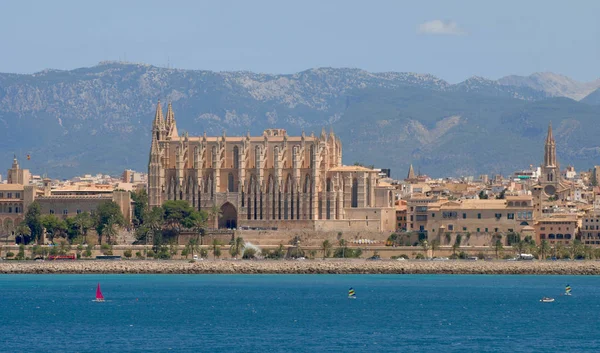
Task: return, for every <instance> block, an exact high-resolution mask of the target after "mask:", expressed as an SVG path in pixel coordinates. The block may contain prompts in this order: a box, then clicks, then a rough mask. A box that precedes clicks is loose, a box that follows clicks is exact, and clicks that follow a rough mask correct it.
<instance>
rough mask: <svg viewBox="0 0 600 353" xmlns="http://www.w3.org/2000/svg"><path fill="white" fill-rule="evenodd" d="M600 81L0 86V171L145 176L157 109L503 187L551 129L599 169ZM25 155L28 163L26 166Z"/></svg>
mask: <svg viewBox="0 0 600 353" xmlns="http://www.w3.org/2000/svg"><path fill="white" fill-rule="evenodd" d="M599 87H600V80H596V81H592V82H587V83H581V82H577V81H575V80H572V79H570V78H568V77H565V76H561V75H556V74H553V73H536V74H533V75H531V76H527V77H522V76H507V77H504V78H501V79H499V80H489V79H485V78H482V77H472V78H470V79H467V80H465V81H464V82H461V83H458V84H450V83H448V82H446V81H444V80H442V79H439V78H437V77H435V76H432V75H428V74H415V73H398V72H384V73H371V72H367V71H364V70H359V69H345V68H340V69H336V68H315V69H310V70H306V71H302V72H299V73H295V74H289V75H272V74H258V73H252V72H243V71H238V72H212V71H199V70H180V69H170V68H160V67H155V66H151V65H144V64H132V63H122V62H102V63H100V64H98V65H96V66H94V67H89V68H80V69H75V70H69V71H61V70H45V71H42V72H38V73H35V74H31V75H23V74H10V73H6V74H4V73H0V126H3V127H4V128H3V129H2V130H0V160H2V161H4V162H2V163H3V164H4V165H5V166H6V168H8V167H9V166H10V163H11V161H12V156H13V154H16V155H18V156H20V157H21V158H20V161H21V165H22V167H25V168H30V169H31V170H32V172H33V173H38V174H42V173H45V174H48V175H49V176H51V177H59V178H68V177H72V176H75V175H78V174H83V173H96V172H102V173H108V174H113V175H117V174H120V173H121V172H122V171H123V170H124V169H127V168H131V169H135V170H139V171H145V170H146V169H147V162H148V151H149V145H150V128H151V123H152V119H153V116H154V109H155V106H156V102H157V100H158V99H160V100H162V101H171V102H172V104H173V108H174V111H175V118H176V120H177V126H178V128H179V131H180V133H181V131H183V130H185V131H187V132H189V134H190V135H200V134H202V133H203V132H206V133H207V134H208V135H221V134H222V133H223V130H225V131H226V133H227V135H229V136H232V135H236V134H245V133H246V132H247V131H249V132H250V133H251V134H261V133H262V131H263V130H264V129H266V128H272V127H278V128H284V129H287V130H288V133H289V134H300V133H301V132H302V131H303V130H304V131H306V133H307V134H310V133H311V132H313V131H314V132H315V133H319V132H320V131H321V129H322V128H326V129H327V130H329V129H333V130H334V132H335V133H336V134H337V135H339V136H340V138H341V139H342V143H343V146H344V147H343V153H344V155H343V157H344V158H343V162H344V163H345V164H352V163H354V162H360V163H364V164H369V165H370V164H373V165H375V166H376V167H380V168H391V169H392V174H393V176H394V177H398V178H400V177H404V176H405V174H406V171H407V170H408V166H409V164H411V163H412V164H413V165H414V166H415V168H418V169H420V171H421V172H422V173H424V174H428V175H431V176H436V177H437V176H446V175H448V176H460V175H477V174H495V173H503V174H507V173H510V172H512V171H514V170H516V169H523V168H527V167H529V165H530V164H539V163H540V162H541V159H542V156H543V142H544V137H545V133H546V129H547V125H548V123H549V122H552V124H553V126H554V134H555V138H556V140H557V145H558V147H557V150H558V157H559V159H560V160H561V162H562V163H563V165H567V164H571V165H574V166H575V167H576V168H579V169H582V168H584V169H588V168H590V167H591V166H593V165H594V164H598V159H599V157H600V142H598V139H597V138H596V136H598V133H599V132H600V128H599V127H597V126H598V124H597V120H598V118H599V117H600V90H599ZM27 154H29V155H30V156H31V160H29V161H27V160H26V159H25V158H24V157H25V156H26V155H27Z"/></svg>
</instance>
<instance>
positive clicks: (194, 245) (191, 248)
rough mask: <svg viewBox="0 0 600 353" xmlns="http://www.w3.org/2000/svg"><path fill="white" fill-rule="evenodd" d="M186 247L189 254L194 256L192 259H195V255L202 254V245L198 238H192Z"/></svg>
mask: <svg viewBox="0 0 600 353" xmlns="http://www.w3.org/2000/svg"><path fill="white" fill-rule="evenodd" d="M185 247H186V249H187V252H188V253H190V254H192V258H194V253H197V252H200V244H199V241H198V238H190V240H188V243H187V245H186V246H185Z"/></svg>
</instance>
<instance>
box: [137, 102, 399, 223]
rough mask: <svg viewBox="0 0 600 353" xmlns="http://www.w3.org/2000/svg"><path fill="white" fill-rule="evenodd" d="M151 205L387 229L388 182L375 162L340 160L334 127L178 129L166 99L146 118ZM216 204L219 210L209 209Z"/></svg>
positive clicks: (235, 218) (223, 217) (223, 216)
mask: <svg viewBox="0 0 600 353" xmlns="http://www.w3.org/2000/svg"><path fill="white" fill-rule="evenodd" d="M148 200H149V205H150V207H155V206H160V205H162V204H163V202H164V201H166V200H186V201H188V202H189V203H190V205H192V206H193V207H194V208H196V209H198V210H206V211H209V213H212V214H215V213H218V214H219V215H218V216H217V217H214V224H213V226H214V227H215V228H216V227H218V228H244V227H248V228H258V229H275V228H277V229H300V228H301V229H313V230H344V229H354V230H356V229H358V230H372V231H388V230H394V226H395V220H394V217H395V211H394V193H393V187H391V186H389V185H383V184H379V181H378V173H377V171H376V170H373V169H369V168H365V167H361V166H344V165H342V143H341V141H340V139H339V138H338V137H336V136H335V135H334V133H333V132H330V133H326V132H325V130H323V131H322V132H321V134H320V135H319V136H314V135H313V134H311V135H310V136H306V135H305V134H304V133H302V135H301V136H288V135H287V133H286V131H285V130H283V129H268V130H265V131H264V132H263V134H262V136H250V134H247V135H246V136H226V134H225V133H223V135H222V136H206V134H204V135H203V136H196V137H191V136H188V134H182V135H181V136H180V135H179V133H178V130H177V124H176V121H175V114H174V112H173V108H172V106H171V104H169V105H168V108H167V113H166V118H165V117H163V111H162V107H161V104H160V102H158V105H157V108H156V114H155V116H154V121H153V124H152V143H151V148H150V160H149V164H148ZM215 210H218V211H219V212H216V211H215Z"/></svg>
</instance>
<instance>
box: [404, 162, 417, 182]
mask: <svg viewBox="0 0 600 353" xmlns="http://www.w3.org/2000/svg"><path fill="white" fill-rule="evenodd" d="M414 179H416V176H415V170H414V169H413V166H412V164H411V165H410V168H409V169H408V175H407V176H406V180H414Z"/></svg>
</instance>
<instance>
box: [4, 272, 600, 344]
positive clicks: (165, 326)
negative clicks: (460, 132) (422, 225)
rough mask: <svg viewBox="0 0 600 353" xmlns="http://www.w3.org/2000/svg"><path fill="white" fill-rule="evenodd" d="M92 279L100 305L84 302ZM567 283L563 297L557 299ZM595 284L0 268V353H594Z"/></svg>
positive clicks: (592, 280) (573, 279)
mask: <svg viewBox="0 0 600 353" xmlns="http://www.w3.org/2000/svg"><path fill="white" fill-rule="evenodd" d="M98 282H100V283H101V286H102V292H103V293H104V296H105V298H106V300H107V301H106V302H104V303H96V302H93V301H92V300H93V299H94V295H95V290H96V285H97V283H98ZM566 284H570V285H571V287H572V288H573V291H572V293H573V295H572V296H570V297H567V296H563V295H561V294H562V293H563V292H564V287H565V285H566ZM599 284H600V277H597V276H586V277H583V276H581V277H579V276H484V275H477V276H461V275H0V318H1V320H0V337H1V338H2V339H0V352H169V351H171V352H463V351H469V352H598V351H599V350H600V286H599ZM349 287H353V288H354V289H355V291H356V294H357V299H356V300H349V299H348V298H347V293H348V288H349ZM542 296H551V297H554V298H555V299H556V301H555V302H554V303H541V302H539V299H540V298H541V297H542Z"/></svg>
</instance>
